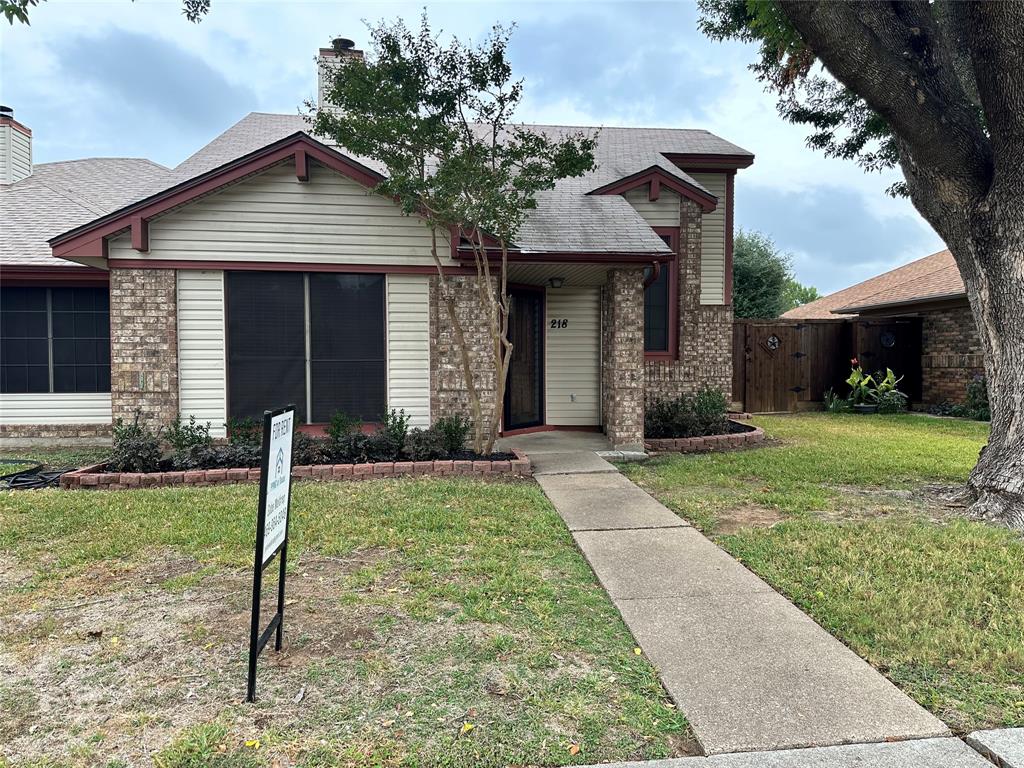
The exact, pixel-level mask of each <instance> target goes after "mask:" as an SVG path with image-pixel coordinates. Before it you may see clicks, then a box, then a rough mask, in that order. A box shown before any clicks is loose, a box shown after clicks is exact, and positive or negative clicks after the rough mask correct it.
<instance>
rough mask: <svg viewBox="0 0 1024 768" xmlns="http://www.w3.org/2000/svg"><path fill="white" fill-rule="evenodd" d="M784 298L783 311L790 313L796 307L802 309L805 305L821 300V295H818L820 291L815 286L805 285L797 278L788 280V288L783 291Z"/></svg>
mask: <svg viewBox="0 0 1024 768" xmlns="http://www.w3.org/2000/svg"><path fill="white" fill-rule="evenodd" d="M782 297H783V304H785V309H783V310H782V311H783V312H788V311H789V310H791V309H793V308H795V307H802V306H803V305H804V304H810V303H811V302H812V301H817V300H818V299H820V298H821V294H820V293H818V289H817V288H815V287H814V286H813V285H804V284H803V283H801V282H799V281H798V280H797V279H796V278H795V277H790V278H788V279H787V280H786V287H785V288H784V289H783V291H782Z"/></svg>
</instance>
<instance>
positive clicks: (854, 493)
mask: <svg viewBox="0 0 1024 768" xmlns="http://www.w3.org/2000/svg"><path fill="white" fill-rule="evenodd" d="M832 488H834V489H835V490H837V491H840V492H841V493H842V494H843V496H842V498H841V499H839V500H838V501H837V503H836V505H835V506H834V507H833V508H830V509H827V510H818V511H816V512H815V513H814V514H815V515H817V516H819V517H821V518H823V519H825V520H833V521H845V520H867V519H878V518H885V517H893V516H903V515H907V514H914V515H919V516H921V517H924V518H926V519H928V520H932V521H934V522H937V523H942V522H946V521H948V520H950V519H951V518H954V517H961V516H962V515H963V511H964V509H966V507H965V506H964V505H963V504H962V503H961V502H959V501H955V500H953V496H954V495H955V493H956V492H957V491H958V490H959V488H958V487H957V486H952V485H938V484H931V485H923V486H920V487H918V488H914V489H910V490H908V489H896V488H871V487H863V486H856V485H837V486H832Z"/></svg>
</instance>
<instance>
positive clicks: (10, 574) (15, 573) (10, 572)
mask: <svg viewBox="0 0 1024 768" xmlns="http://www.w3.org/2000/svg"><path fill="white" fill-rule="evenodd" d="M34 575H35V571H33V570H32V569H31V568H25V567H23V566H22V565H21V563H19V562H18V560H16V559H15V558H13V557H8V556H7V555H0V592H3V591H6V590H11V589H17V588H18V587H23V586H24V585H26V584H28V583H29V582H30V581H31V580H32V577H33V576H34Z"/></svg>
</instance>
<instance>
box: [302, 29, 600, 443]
mask: <svg viewBox="0 0 1024 768" xmlns="http://www.w3.org/2000/svg"><path fill="white" fill-rule="evenodd" d="M510 32H511V30H509V29H506V28H504V27H501V26H495V27H494V28H493V29H492V30H491V32H490V34H489V35H488V36H487V37H486V39H485V40H484V41H483V42H482V43H481V44H479V45H475V46H474V45H463V44H462V43H460V42H459V41H458V40H452V41H451V42H450V43H449V44H448V45H446V46H445V45H442V44H441V43H440V42H439V41H438V37H437V36H436V35H435V34H434V33H433V32H432V30H431V28H430V25H429V23H428V21H427V17H426V14H424V15H423V17H422V19H421V23H420V29H419V31H418V32H417V33H413V32H411V31H410V30H409V29H407V28H406V27H405V25H404V24H403V23H402V22H401V21H398V22H395V23H393V24H390V25H389V24H386V23H382V24H380V25H378V26H376V27H371V28H370V35H371V49H372V50H371V51H370V53H369V55H368V56H367V57H366V58H365V59H363V58H355V57H347V58H342V59H341V62H342V63H341V65H340V66H339V67H338V69H337V71H336V72H335V74H334V77H333V80H332V82H331V86H330V88H329V91H328V93H327V98H326V102H327V105H325V106H323V107H320V108H317V109H316V110H315V114H314V130H315V132H316V133H318V134H321V135H326V136H330V137H332V138H333V139H335V140H336V141H337V142H338V144H339V145H340V146H342V147H345V148H346V149H348V150H349V151H351V152H353V153H355V154H356V155H360V156H364V157H369V158H373V159H374V160H376V161H378V162H380V163H382V164H383V165H384V166H385V168H386V169H387V173H386V178H385V180H384V181H382V182H381V183H380V184H379V185H378V186H377V187H376V192H378V193H379V194H382V195H387V196H390V197H393V198H394V199H395V200H396V201H397V202H398V203H399V205H400V206H401V209H402V212H403V213H405V214H406V215H410V216H418V217H420V218H421V219H422V220H423V222H424V224H425V225H426V226H427V227H428V228H429V231H430V233H431V243H432V247H431V253H432V255H433V260H434V265H435V266H436V267H437V279H438V286H439V291H440V296H441V300H442V303H443V304H444V305H445V308H446V312H447V317H448V322H449V323H450V324H451V327H452V331H453V334H454V336H455V341H456V345H457V346H458V347H459V353H460V359H461V363H462V371H463V376H464V379H465V382H466V387H467V390H468V395H469V400H470V410H471V417H472V421H473V427H474V440H473V448H474V450H475V451H476V452H477V453H484V454H489V453H490V452H491V451H492V449H493V446H494V441H495V439H496V438H497V435H498V428H499V425H500V419H501V413H502V404H503V402H504V397H505V381H506V378H507V375H508V367H509V361H510V359H511V355H512V344H511V342H510V341H509V338H508V321H509V295H508V253H509V247H510V246H512V245H513V244H514V243H515V240H516V236H517V234H518V232H519V230H520V228H521V226H522V224H523V222H524V221H525V219H526V216H527V215H528V214H529V212H530V211H531V210H533V209H534V208H536V205H537V200H536V198H537V194H538V193H539V192H541V191H542V190H546V189H551V188H552V187H553V186H554V184H555V182H556V181H557V180H558V179H561V178H565V177H568V176H579V175H582V174H583V173H586V172H587V171H589V170H592V169H593V168H594V153H593V150H594V145H595V141H596V139H595V137H594V136H591V135H586V134H584V133H582V132H576V133H567V134H562V135H560V136H559V137H558V138H557V139H553V138H549V137H548V136H546V135H544V134H542V133H537V132H532V131H527V130H524V129H522V128H519V127H517V126H515V125H513V124H512V123H511V120H512V117H513V115H514V112H515V109H516V107H517V105H518V104H519V101H520V99H521V98H522V92H523V85H522V82H521V81H515V80H513V79H512V69H511V67H510V65H509V63H508V60H507V57H506V49H507V47H508V41H509V37H510ZM340 53H342V51H340V50H339V54H340ZM438 232H443V233H446V234H447V233H448V232H454V233H457V235H461V237H463V238H465V239H466V240H468V242H469V244H470V247H471V249H472V253H473V259H474V264H475V267H476V271H475V289H476V296H477V298H478V300H479V303H480V306H482V307H484V308H485V315H486V320H485V322H486V324H487V331H488V335H489V337H490V352H491V357H492V360H493V364H494V371H495V381H494V387H493V392H494V399H493V402H492V403H491V408H490V409H489V412H488V413H485V411H484V408H483V402H482V398H481V393H480V388H479V387H478V386H477V385H476V381H475V378H476V377H475V375H474V374H475V373H476V372H475V371H474V366H473V362H472V359H471V354H470V352H471V350H470V349H469V347H468V345H467V343H466V332H465V328H464V326H463V320H462V319H460V317H459V314H458V311H457V306H456V295H455V292H454V288H453V285H452V284H451V280H450V278H449V274H448V271H447V270H446V269H445V265H444V262H443V261H442V258H441V250H440V249H439V246H438V242H439V237H438ZM442 242H443V243H444V248H445V249H447V242H446V241H443V240H442Z"/></svg>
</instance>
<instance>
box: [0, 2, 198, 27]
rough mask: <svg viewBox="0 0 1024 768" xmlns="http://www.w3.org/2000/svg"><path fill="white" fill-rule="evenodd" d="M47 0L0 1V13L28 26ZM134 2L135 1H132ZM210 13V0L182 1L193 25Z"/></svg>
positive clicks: (186, 14) (186, 16)
mask: <svg viewBox="0 0 1024 768" xmlns="http://www.w3.org/2000/svg"><path fill="white" fill-rule="evenodd" d="M42 2H45V0H0V13H2V14H3V15H4V16H5V17H6V18H7V22H8V23H9V24H14V22H16V21H17V22H20V23H22V24H28V23H30V22H29V18H28V13H29V10H30V9H31V8H35V7H36V6H38V5H39V4H40V3H42ZM132 2H134V0H132ZM209 12H210V0H181V13H182V15H184V16H185V18H186V19H188V20H189V21H191V22H192V23H193V24H198V23H199V22H200V21H202V20H203V17H204V16H205V15H206V14H207V13H209Z"/></svg>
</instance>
